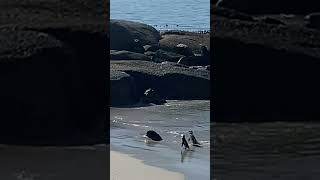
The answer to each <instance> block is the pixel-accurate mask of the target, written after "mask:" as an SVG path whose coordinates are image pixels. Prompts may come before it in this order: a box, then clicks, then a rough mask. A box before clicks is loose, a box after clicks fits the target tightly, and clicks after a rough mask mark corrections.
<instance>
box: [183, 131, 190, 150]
mask: <svg viewBox="0 0 320 180" xmlns="http://www.w3.org/2000/svg"><path fill="white" fill-rule="evenodd" d="M181 137H182V138H181V140H182V143H181V147H184V149H190V147H189V144H188V142H187V140H186V138H185V136H184V134H181Z"/></svg>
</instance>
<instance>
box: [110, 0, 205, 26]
mask: <svg viewBox="0 0 320 180" xmlns="http://www.w3.org/2000/svg"><path fill="white" fill-rule="evenodd" d="M110 16H111V18H112V19H125V20H132V21H137V22H142V23H146V24H149V25H152V26H154V27H155V28H156V29H158V30H169V29H179V30H188V31H202V30H210V1H209V0H139V1H134V0H110Z"/></svg>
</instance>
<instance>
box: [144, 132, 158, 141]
mask: <svg viewBox="0 0 320 180" xmlns="http://www.w3.org/2000/svg"><path fill="white" fill-rule="evenodd" d="M145 137H146V138H148V139H149V140H153V141H161V140H162V138H161V136H160V135H159V134H158V133H156V132H155V131H152V130H150V131H148V132H147V133H146V134H145Z"/></svg>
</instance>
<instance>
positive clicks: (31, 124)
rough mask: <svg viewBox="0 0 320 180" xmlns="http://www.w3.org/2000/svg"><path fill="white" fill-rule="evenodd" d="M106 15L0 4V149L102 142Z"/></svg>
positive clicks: (80, 5) (76, 4) (47, 4)
mask: <svg viewBox="0 0 320 180" xmlns="http://www.w3.org/2000/svg"><path fill="white" fill-rule="evenodd" d="M106 7H107V4H102V3H100V2H95V1H80V0H76V1H56V0H53V1H38V0H34V1H26V0H21V1H0V25H1V27H0V42H1V43H0V68H1V73H0V83H1V84H2V86H1V87H2V88H1V89H0V94H1V95H0V109H1V110H0V124H1V126H0V143H23V144H90V143H97V142H99V143H101V142H104V141H105V140H104V139H105V138H104V133H105V132H106V131H108V129H109V128H107V126H106V125H105V124H104V123H105V120H104V119H103V118H105V110H104V108H105V107H106V102H105V99H104V98H101V97H105V79H104V78H105V77H106V71H105V67H106V61H105V57H106V53H107V50H108V36H107V32H108V26H107V24H106V23H105V22H106V21H105V18H108V15H107V8H106ZM103 8H106V9H103Z"/></svg>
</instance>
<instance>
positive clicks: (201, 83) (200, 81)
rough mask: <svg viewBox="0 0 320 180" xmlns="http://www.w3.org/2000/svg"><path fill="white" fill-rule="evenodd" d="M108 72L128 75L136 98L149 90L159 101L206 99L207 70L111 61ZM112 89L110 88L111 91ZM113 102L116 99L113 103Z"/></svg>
mask: <svg viewBox="0 0 320 180" xmlns="http://www.w3.org/2000/svg"><path fill="white" fill-rule="evenodd" d="M110 66H111V69H112V70H115V71H121V72H125V73H127V74H129V75H130V76H131V77H132V78H133V81H134V84H135V87H136V93H137V96H138V97H143V96H144V93H145V90H146V89H149V88H152V89H154V90H155V91H156V92H157V93H158V94H159V96H160V98H161V99H174V100H196V99H198V100H199V99H209V97H210V96H209V92H210V88H209V87H210V81H209V80H210V74H209V71H206V70H204V71H202V70H194V69H188V68H184V67H179V66H173V65H171V64H170V63H168V64H162V63H154V62H150V61H132V60H131V61H111V64H110ZM112 89H113V88H112ZM114 101H116V100H114Z"/></svg>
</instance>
